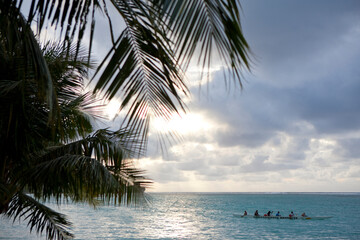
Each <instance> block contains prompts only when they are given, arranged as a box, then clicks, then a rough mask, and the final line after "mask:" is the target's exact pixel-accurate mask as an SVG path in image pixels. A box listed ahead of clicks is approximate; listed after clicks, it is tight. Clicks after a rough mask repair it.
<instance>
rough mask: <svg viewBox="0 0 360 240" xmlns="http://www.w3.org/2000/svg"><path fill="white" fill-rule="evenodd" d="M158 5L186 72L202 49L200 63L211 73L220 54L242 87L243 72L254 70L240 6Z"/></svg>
mask: <svg viewBox="0 0 360 240" xmlns="http://www.w3.org/2000/svg"><path fill="white" fill-rule="evenodd" d="M158 2H159V3H160V7H159V8H161V9H162V13H163V15H162V17H163V18H165V20H164V21H166V22H168V26H169V29H170V30H171V31H170V34H171V35H170V38H171V39H172V40H174V49H176V50H177V51H176V56H178V57H179V60H180V64H181V65H182V66H184V68H185V69H186V68H187V67H188V65H189V63H190V60H191V57H192V56H193V55H194V53H195V50H196V49H199V50H200V54H199V63H201V64H202V66H203V69H205V68H208V69H209V68H210V65H211V58H212V55H213V54H214V50H216V52H217V54H218V55H219V56H220V57H221V59H222V60H223V61H224V63H225V66H226V67H227V68H228V73H229V74H228V76H229V77H230V78H232V79H234V80H237V81H238V83H239V84H240V86H242V83H241V75H242V71H243V70H244V69H247V70H250V48H249V45H248V43H247V41H246V40H245V37H244V35H243V32H242V29H241V24H240V15H239V7H240V6H239V4H240V3H239V2H238V1H236V0H229V1H220V0H213V1H202V0H194V1H182V0H163V1H158Z"/></svg>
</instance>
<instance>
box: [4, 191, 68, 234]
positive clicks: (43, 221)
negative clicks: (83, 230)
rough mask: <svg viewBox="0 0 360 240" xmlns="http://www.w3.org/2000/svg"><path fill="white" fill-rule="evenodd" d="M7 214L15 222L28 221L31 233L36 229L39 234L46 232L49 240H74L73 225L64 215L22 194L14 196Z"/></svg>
mask: <svg viewBox="0 0 360 240" xmlns="http://www.w3.org/2000/svg"><path fill="white" fill-rule="evenodd" d="M5 214H6V215H7V216H8V217H10V218H12V219H13V221H16V219H20V218H23V219H25V220H27V221H28V226H30V231H32V230H33V229H35V231H36V232H37V233H38V234H39V233H42V232H43V231H45V233H46V238H47V239H59V240H63V239H71V238H73V234H71V233H70V232H69V230H70V226H71V223H70V222H69V221H68V220H67V219H66V218H65V216H64V215H63V214H60V213H57V212H55V211H53V210H52V209H50V208H48V207H47V206H45V205H43V204H41V203H39V202H37V201H36V200H35V199H33V198H32V197H30V196H28V195H26V194H23V193H22V192H19V193H18V194H16V195H14V196H13V198H12V200H11V202H10V205H9V209H8V210H7V211H6V213H5Z"/></svg>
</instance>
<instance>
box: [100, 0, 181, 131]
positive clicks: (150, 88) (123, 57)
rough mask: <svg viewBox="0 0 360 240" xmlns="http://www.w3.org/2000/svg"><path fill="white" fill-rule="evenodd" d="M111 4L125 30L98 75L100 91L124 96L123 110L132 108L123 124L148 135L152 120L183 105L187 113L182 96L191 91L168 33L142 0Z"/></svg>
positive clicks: (106, 94) (109, 96)
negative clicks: (153, 18)
mask: <svg viewBox="0 0 360 240" xmlns="http://www.w3.org/2000/svg"><path fill="white" fill-rule="evenodd" d="M112 2H113V4H114V6H115V7H116V9H117V10H118V11H119V14H121V15H122V17H123V19H124V21H125V23H126V29H125V30H124V31H123V32H122V34H121V35H120V36H119V38H118V39H117V41H116V42H115V44H114V47H113V48H112V49H111V50H110V52H109V53H108V55H107V56H106V57H105V58H104V60H103V62H102V63H101V64H100V66H99V68H98V70H97V72H96V73H95V77H96V76H97V75H98V74H99V73H100V72H101V71H102V72H101V75H100V77H99V79H98V80H97V84H96V86H95V91H103V92H105V97H107V98H109V99H112V98H113V97H114V96H115V95H117V96H119V95H120V96H121V99H122V103H121V106H120V108H119V110H122V109H124V108H126V107H128V112H127V115H126V118H125V119H124V123H126V124H127V126H129V127H130V128H131V129H134V130H135V131H144V133H145V134H144V135H146V131H145V130H146V129H148V125H146V124H148V117H149V116H151V115H154V116H156V117H162V118H165V119H169V118H170V116H171V115H172V114H174V113H177V112H178V107H180V108H181V109H183V110H185V105H184V102H183V101H182V99H181V94H180V93H183V94H185V95H187V93H188V89H187V87H186V85H185V83H184V81H183V78H184V77H183V73H182V71H181V69H180V68H179V66H178V65H177V61H176V59H175V57H174V54H173V52H172V49H171V48H170V47H169V44H168V42H169V39H168V38H167V36H166V32H164V31H162V30H161V29H160V28H159V27H158V26H157V25H156V24H155V22H154V21H153V20H152V19H151V17H150V16H154V15H155V13H153V12H152V9H151V8H150V7H149V6H148V5H146V4H145V3H144V2H143V1H112ZM105 63H106V66H105ZM93 79H94V78H93ZM141 119H143V120H141ZM145 119H146V120H145Z"/></svg>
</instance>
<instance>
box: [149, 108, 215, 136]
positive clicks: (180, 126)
mask: <svg viewBox="0 0 360 240" xmlns="http://www.w3.org/2000/svg"><path fill="white" fill-rule="evenodd" d="M152 124H153V127H154V129H155V130H157V131H159V132H162V133H169V132H171V131H176V132H177V133H179V134H182V135H187V134H190V133H196V132H201V131H206V130H209V129H210V128H212V127H213V124H212V123H211V122H210V121H208V120H207V119H206V118H205V117H204V116H202V115H201V114H197V113H187V114H186V115H183V116H179V115H174V116H173V117H172V119H171V120H170V121H166V120H164V119H154V121H153V123H152Z"/></svg>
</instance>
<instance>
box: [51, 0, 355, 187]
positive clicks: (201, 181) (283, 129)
mask: <svg viewBox="0 0 360 240" xmlns="http://www.w3.org/2000/svg"><path fill="white" fill-rule="evenodd" d="M241 5H242V12H241V24H242V28H243V32H244V35H245V38H246V39H247V41H248V43H249V45H250V47H251V51H252V53H253V55H252V56H253V64H252V68H251V72H244V76H243V79H242V81H243V89H242V90H239V88H235V87H234V85H230V86H231V87H230V90H229V89H227V88H226V84H225V82H224V79H223V73H222V69H221V68H214V69H213V71H212V74H211V78H210V81H209V83H205V84H202V85H201V88H199V69H200V68H199V67H196V66H193V67H192V68H190V69H189V70H188V72H187V78H188V80H189V86H190V90H191V98H190V99H187V100H186V102H187V106H188V112H187V114H186V115H182V116H181V118H180V117H177V116H174V119H173V120H172V121H170V122H167V123H164V122H161V121H153V123H152V129H151V135H150V138H149V144H148V152H147V154H146V156H145V157H144V158H141V159H139V160H137V161H136V165H137V166H138V167H140V168H142V169H144V170H146V175H147V176H148V177H149V178H151V179H152V180H153V181H154V184H153V185H152V187H151V188H150V189H148V190H147V191H150V192H359V191H360V94H359V93H360V1H357V0H342V1H340V0H337V1H335V0H317V1H311V0H273V1H268V0H251V1H250V0H246V1H241ZM110 11H111V9H110ZM97 24H98V26H97V29H100V30H98V32H97V33H96V34H95V39H94V46H93V54H94V56H97V57H98V59H101V57H102V56H104V54H105V53H106V52H107V51H108V49H109V47H108V46H109V45H108V44H106V43H105V42H104V37H103V35H104V34H105V33H104V32H105V31H106V28H103V27H102V26H101V25H102V24H103V25H104V26H105V25H106V24H107V22H106V19H103V20H101V21H97ZM99 26H100V27H99ZM114 26H115V30H117V29H121V26H122V24H121V23H117V24H114ZM49 31H50V30H49ZM107 34H108V33H107ZM117 104H118V102H116V101H113V102H112V103H110V105H109V107H108V113H109V114H110V115H111V114H113V113H114V112H115V109H116V107H117ZM117 123H118V121H116V120H115V121H109V122H107V124H108V125H109V126H112V127H114V128H116V126H117ZM169 129H175V130H176V131H177V132H178V133H180V134H181V135H182V141H178V142H175V143H173V144H172V145H171V146H168V147H167V151H166V152H164V151H161V148H160V144H159V142H158V141H157V138H156V132H157V131H167V130H169Z"/></svg>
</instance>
